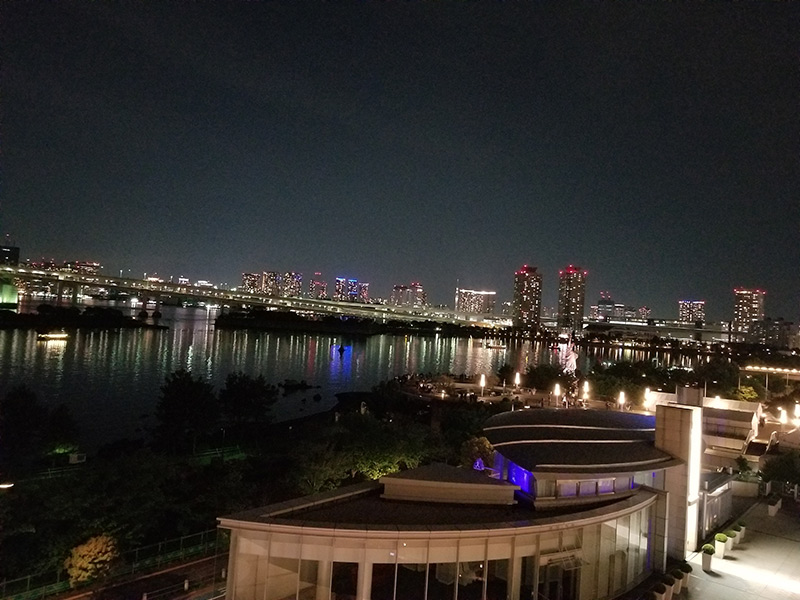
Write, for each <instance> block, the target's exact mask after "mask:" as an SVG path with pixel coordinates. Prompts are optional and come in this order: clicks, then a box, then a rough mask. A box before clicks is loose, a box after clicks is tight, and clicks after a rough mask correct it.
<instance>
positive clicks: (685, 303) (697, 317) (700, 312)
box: [678, 300, 706, 323]
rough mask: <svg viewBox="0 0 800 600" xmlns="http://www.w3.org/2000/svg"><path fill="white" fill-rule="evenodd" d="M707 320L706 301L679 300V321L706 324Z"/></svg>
mask: <svg viewBox="0 0 800 600" xmlns="http://www.w3.org/2000/svg"><path fill="white" fill-rule="evenodd" d="M705 320H706V302H705V300H678V321H680V322H681V323H698V322H700V323H704V322H705Z"/></svg>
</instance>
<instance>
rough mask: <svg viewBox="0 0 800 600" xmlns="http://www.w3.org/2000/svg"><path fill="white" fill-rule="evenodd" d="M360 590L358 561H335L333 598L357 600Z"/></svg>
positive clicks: (336, 599)
mask: <svg viewBox="0 0 800 600" xmlns="http://www.w3.org/2000/svg"><path fill="white" fill-rule="evenodd" d="M357 591H358V563H343V562H335V563H333V570H332V574H331V600H355V598H356V593H357Z"/></svg>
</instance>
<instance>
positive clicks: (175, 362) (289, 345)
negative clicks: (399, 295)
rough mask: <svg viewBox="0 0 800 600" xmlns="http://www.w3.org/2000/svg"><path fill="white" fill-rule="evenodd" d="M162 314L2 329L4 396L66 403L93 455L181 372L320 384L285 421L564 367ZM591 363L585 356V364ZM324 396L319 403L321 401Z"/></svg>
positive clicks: (412, 340) (285, 407)
mask: <svg viewBox="0 0 800 600" xmlns="http://www.w3.org/2000/svg"><path fill="white" fill-rule="evenodd" d="M162 312H163V313H164V318H163V319H162V321H161V322H162V324H164V325H167V326H169V329H167V330H122V331H80V332H77V333H75V334H74V335H71V336H70V338H69V339H68V340H66V341H59V342H52V341H51V342H40V341H37V339H36V332H34V331H0V397H2V395H5V393H6V392H7V391H8V389H9V388H11V387H12V386H14V385H17V384H20V383H25V384H26V385H28V386H29V387H31V388H32V389H33V390H34V391H35V392H36V393H37V395H38V397H39V399H40V400H41V401H42V402H44V403H46V404H48V405H49V406H56V405H57V404H59V403H65V404H66V405H67V406H69V408H70V409H71V411H72V413H73V415H74V416H75V418H76V420H77V421H78V422H79V424H80V427H81V432H82V436H83V438H84V440H85V443H86V445H87V447H88V449H89V450H91V449H93V448H96V447H97V446H99V445H101V444H103V443H105V442H108V441H112V440H114V439H118V438H122V437H138V436H139V435H140V434H141V432H142V431H144V430H147V429H149V428H152V427H153V426H154V418H153V412H154V409H155V405H156V402H157V400H158V396H159V388H160V386H161V385H162V384H163V382H164V378H165V377H166V376H167V375H168V374H169V373H171V372H173V371H175V370H177V369H180V368H185V369H187V370H190V371H191V372H192V373H193V374H195V375H202V376H203V377H204V378H206V379H207V380H209V381H210V382H211V383H212V384H213V385H214V387H215V388H216V389H219V388H220V387H222V386H223V385H224V382H225V377H226V376H227V375H228V374H229V373H232V372H234V371H243V372H245V373H248V374H252V375H258V374H261V375H264V377H265V378H266V379H267V381H268V382H270V383H275V384H277V383H279V382H282V381H284V380H286V379H295V380H298V381H300V380H305V381H306V382H308V383H309V384H310V385H314V386H319V388H318V389H316V388H315V389H310V390H308V391H305V392H296V393H293V394H290V395H288V396H285V397H281V399H280V400H279V402H278V404H277V405H276V406H275V408H274V409H273V410H274V413H275V415H276V417H278V418H279V419H285V418H290V417H294V416H302V415H304V414H310V413H312V412H314V411H317V410H321V409H323V408H329V407H331V406H332V405H333V403H334V402H335V398H334V396H333V394H335V393H337V392H342V391H351V390H369V389H370V388H371V387H372V386H374V385H376V384H377V383H379V382H380V381H383V380H386V379H389V378H392V377H395V376H397V375H401V374H404V373H412V372H416V373H442V372H447V373H454V374H461V373H465V374H478V373H487V374H488V373H491V372H494V371H496V370H497V369H498V368H499V367H500V366H502V365H503V364H504V363H508V364H511V365H512V367H514V370H516V371H520V372H525V370H526V369H527V367H528V366H529V365H535V364H538V363H541V362H557V355H556V353H555V351H553V350H551V349H549V348H546V347H543V346H541V345H540V344H536V345H533V344H531V343H529V342H519V343H516V344H510V345H509V346H508V348H506V349H504V350H502V349H499V350H498V349H488V348H484V347H483V344H482V341H481V340H474V339H454V338H439V337H435V338H434V337H416V336H385V335H383V336H372V337H368V338H344V339H342V338H341V337H337V336H331V335H319V334H302V333H270V332H258V331H246V330H236V331H215V330H214V326H213V324H214V318H215V316H216V314H215V313H214V312H213V311H206V310H205V309H182V308H172V307H165V308H164V309H163V310H162ZM342 344H343V345H344V346H345V352H344V353H341V354H340V352H339V351H338V349H339V346H340V345H342ZM627 356H630V357H631V359H637V358H636V357H637V356H638V355H637V354H636V353H635V352H633V351H632V349H630V348H627V349H623V348H619V349H616V348H614V349H611V350H609V351H608V352H600V353H599V354H598V358H599V359H600V360H618V359H624V358H626V357H627ZM641 359H642V360H645V359H647V357H645V356H644V355H643V354H642V358H641ZM662 360H667V359H666V358H663V359H662ZM586 365H587V359H586V357H582V360H580V361H579V363H578V366H579V368H585V366H586ZM317 393H319V394H320V395H321V396H322V400H321V401H319V402H317V401H314V400H313V396H314V395H315V394H317Z"/></svg>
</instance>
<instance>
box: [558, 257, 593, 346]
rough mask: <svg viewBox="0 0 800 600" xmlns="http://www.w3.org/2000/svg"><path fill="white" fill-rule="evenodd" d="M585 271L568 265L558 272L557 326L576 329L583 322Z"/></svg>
mask: <svg viewBox="0 0 800 600" xmlns="http://www.w3.org/2000/svg"><path fill="white" fill-rule="evenodd" d="M586 275H587V272H586V271H582V270H581V268H580V267H576V266H573V265H569V266H568V267H567V268H566V269H564V270H563V271H559V272H558V326H559V328H562V329H570V330H577V329H580V328H581V325H582V324H583V305H584V302H585V299H586Z"/></svg>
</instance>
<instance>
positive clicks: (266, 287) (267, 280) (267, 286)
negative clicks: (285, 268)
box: [261, 271, 281, 296]
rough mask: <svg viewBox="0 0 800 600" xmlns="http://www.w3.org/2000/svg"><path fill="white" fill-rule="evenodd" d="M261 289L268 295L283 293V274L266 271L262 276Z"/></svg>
mask: <svg viewBox="0 0 800 600" xmlns="http://www.w3.org/2000/svg"><path fill="white" fill-rule="evenodd" d="M261 277H262V278H261V289H262V290H263V291H264V293H265V294H267V295H268V296H280V295H281V274H280V273H276V272H275V271H264V274H263V275H262V276H261Z"/></svg>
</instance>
